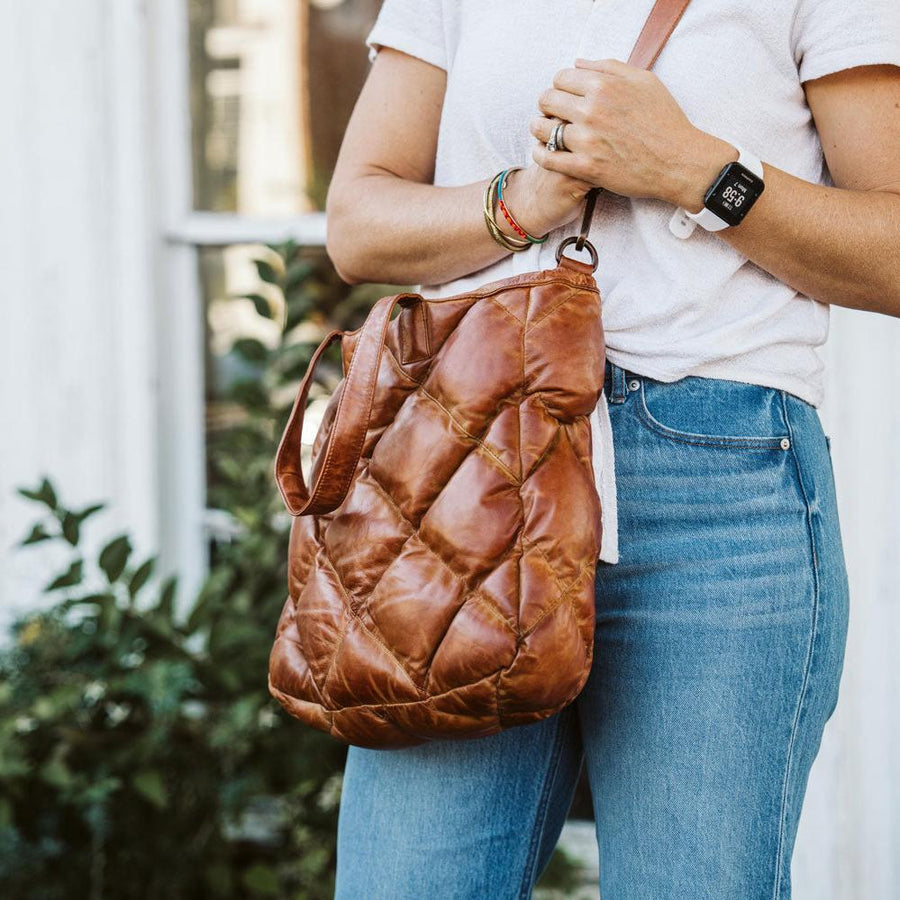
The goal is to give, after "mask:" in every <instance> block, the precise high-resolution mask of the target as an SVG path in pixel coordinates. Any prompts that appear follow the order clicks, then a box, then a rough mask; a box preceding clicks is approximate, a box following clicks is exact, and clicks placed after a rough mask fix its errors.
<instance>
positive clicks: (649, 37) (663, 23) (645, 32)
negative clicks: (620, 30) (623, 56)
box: [628, 0, 690, 69]
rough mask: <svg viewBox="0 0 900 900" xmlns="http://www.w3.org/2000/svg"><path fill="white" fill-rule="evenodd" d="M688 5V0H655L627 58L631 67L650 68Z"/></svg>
mask: <svg viewBox="0 0 900 900" xmlns="http://www.w3.org/2000/svg"><path fill="white" fill-rule="evenodd" d="M689 3H690V0H656V3H655V4H654V5H653V9H651V10H650V15H649V16H647V21H646V22H645V23H644V27H643V28H642V29H641V33H640V34H639V35H638V39H637V41H636V42H635V45H634V49H633V50H632V51H631V56H629V57H628V62H629V63H630V64H631V65H632V66H639V67H640V68H642V69H649V68H651V66H652V65H653V63H655V62H656V57H657V56H659V54H660V51H661V50H662V48H663V47H665V45H666V41H667V40H668V39H669V35H671V34H672V32H673V31H674V30H675V26H676V25H677V24H678V22H679V20H680V19H681V16H682V15H683V13H684V11H685V10H686V9H687V8H688V4H689Z"/></svg>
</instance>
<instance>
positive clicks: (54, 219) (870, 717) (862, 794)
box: [0, 0, 900, 900]
mask: <svg viewBox="0 0 900 900" xmlns="http://www.w3.org/2000/svg"><path fill="white" fill-rule="evenodd" d="M284 2H294V0H284ZM178 5H179V0H154V2H153V3H149V4H148V3H145V2H142V0H79V2H78V3H72V2H70V0H32V2H30V3H23V2H14V0H4V2H2V10H3V13H4V28H3V29H2V30H0V97H2V110H3V116H2V118H0V128H2V129H3V133H2V135H0V138H2V139H0V173H2V176H3V184H4V190H3V202H2V204H0V272H2V282H0V284H2V293H0V298H2V299H0V312H2V320H0V626H2V624H4V623H5V622H6V621H8V619H9V616H10V615H11V614H12V612H13V611H14V610H16V609H23V608H27V607H29V606H31V605H33V604H35V603H36V602H38V600H39V591H40V587H41V586H42V585H43V584H44V583H45V581H46V578H47V575H48V573H49V571H50V565H49V561H48V560H47V558H46V557H45V555H44V554H43V553H42V552H41V551H38V550H33V551H31V552H28V553H10V552H9V551H8V548H9V547H10V546H11V544H12V543H13V542H14V541H15V540H16V539H18V538H19V537H20V536H21V534H22V533H23V532H24V530H25V528H26V525H27V524H28V523H29V522H30V520H31V515H32V511H31V509H30V507H29V506H28V505H27V504H25V503H24V502H22V501H20V500H18V499H17V498H16V497H15V496H14V493H13V491H14V488H15V487H16V486H18V485H24V484H33V483H34V482H35V481H36V480H37V479H38V477H39V475H41V474H42V473H44V472H46V473H48V474H50V475H52V476H53V477H54V478H55V479H56V480H57V481H58V484H59V487H60V489H61V492H62V494H63V496H64V498H65V499H66V500H67V501H69V502H71V503H87V502H91V501H94V500H95V499H97V498H107V499H109V500H110V502H111V503H112V506H113V509H112V512H111V513H110V514H108V515H105V516H104V517H103V518H102V519H98V520H97V522H96V524H95V526H94V528H93V529H91V531H90V532H89V536H91V537H93V539H94V540H99V538H100V537H101V536H104V535H105V534H106V533H107V532H108V531H112V530H113V529H114V528H115V527H117V526H118V527H121V528H126V529H128V530H129V531H131V532H132V533H133V534H135V535H136V537H137V539H138V541H139V542H140V544H141V546H142V547H143V548H144V549H146V550H151V549H153V548H162V550H163V554H164V560H165V564H166V566H167V567H170V568H175V569H178V570H179V571H181V572H184V573H187V580H188V582H194V583H196V580H197V578H199V577H200V575H201V574H202V558H203V546H202V529H201V522H200V517H201V513H202V506H203V495H202V444H201V441H202V421H203V420H202V396H201V390H200V388H201V377H200V371H201V370H200V366H201V357H200V322H199V310H198V308H197V296H198V295H197V290H196V285H195V283H194V280H193V279H194V277H195V275H196V272H195V268H194V265H193V257H192V251H191V249H190V248H189V247H187V246H184V245H183V244H180V243H178V242H173V241H172V240H168V239H167V237H166V236H167V235H168V236H171V235H172V234H173V233H176V232H178V230H179V228H180V229H181V231H182V232H185V231H187V232H190V229H191V228H192V227H194V226H193V225H192V224H191V222H187V224H185V221H184V220H183V217H185V216H186V215H187V213H188V209H187V206H188V203H189V190H188V187H187V178H186V172H187V170H188V160H187V157H186V155H185V151H186V131H185V124H186V123H185V120H184V116H183V113H184V110H185V108H186V104H187V97H186V94H185V93H184V88H185V81H184V74H185V73H184V66H183V62H184V60H183V54H181V53H180V52H179V50H178V48H179V46H180V44H179V42H180V41H181V40H183V38H184V34H183V31H182V30H181V29H183V19H182V17H181V16H180V15H179V9H178ZM192 221H193V222H195V223H196V222H197V221H202V219H200V220H198V219H196V218H195V219H194V220H192ZM226 230H227V229H226ZM236 233H237V232H236ZM826 358H827V360H828V365H829V373H830V374H829V384H828V392H827V399H826V401H825V404H824V405H823V407H822V410H821V413H822V418H823V421H824V423H825V426H826V431H828V432H829V433H830V434H831V435H832V437H833V452H834V458H835V467H836V477H837V482H838V493H839V500H840V506H841V515H842V528H843V535H844V544H845V549H846V552H847V559H848V565H849V568H850V578H851V589H852V593H853V597H852V610H851V626H850V636H849V646H848V650H847V657H846V667H845V674H844V679H843V683H842V689H841V697H840V701H839V703H838V709H837V711H836V713H835V715H834V717H833V718H832V720H831V722H830V723H829V725H828V728H827V730H826V735H825V739H824V742H823V747H822V751H821V753H820V756H819V758H818V760H817V762H816V765H815V767H814V769H813V773H812V778H811V782H810V788H809V794H808V797H807V802H806V806H805V809H804V814H803V819H802V822H801V829H800V837H799V840H798V846H797V850H796V853H795V858H794V873H795V897H796V898H797V900H862V898H865V900H898V898H900V772H898V770H897V765H896V761H897V760H900V596H898V594H900V588H898V585H900V452H898V449H897V448H898V445H900V398H898V387H900V322H898V321H896V320H890V319H887V318H885V317H883V316H874V315H866V314H862V313H857V312H853V311H850V310H844V309H835V310H834V311H833V319H832V334H831V338H830V341H829V344H828V346H827V351H826Z"/></svg>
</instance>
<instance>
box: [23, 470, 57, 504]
mask: <svg viewBox="0 0 900 900" xmlns="http://www.w3.org/2000/svg"><path fill="white" fill-rule="evenodd" d="M19 494H21V495H22V496H23V497H25V498H26V499H28V500H34V501H36V502H37V503H43V504H44V505H45V506H46V507H48V508H49V509H51V510H56V508H57V506H58V501H57V499H56V491H54V490H53V485H51V484H50V482H49V481H48V480H47V479H46V478H45V479H44V480H43V481H42V482H41V485H40V487H39V488H37V490H34V491H30V490H27V489H26V488H19Z"/></svg>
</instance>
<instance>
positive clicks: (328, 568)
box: [269, 0, 687, 748]
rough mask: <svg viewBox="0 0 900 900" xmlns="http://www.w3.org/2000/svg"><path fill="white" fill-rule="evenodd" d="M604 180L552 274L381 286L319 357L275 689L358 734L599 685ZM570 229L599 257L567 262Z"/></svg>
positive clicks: (435, 732)
mask: <svg viewBox="0 0 900 900" xmlns="http://www.w3.org/2000/svg"><path fill="white" fill-rule="evenodd" d="M686 6H687V2H686V0H658V2H657V3H656V5H655V7H654V9H653V11H652V12H651V15H650V18H649V19H648V20H647V24H646V25H645V27H644V29H643V31H642V32H641V35H640V37H639V39H638V42H637V44H636V45H635V49H634V52H633V53H632V55H631V57H630V59H629V61H630V62H631V63H632V64H634V65H643V66H649V65H651V64H652V62H653V60H655V58H656V55H657V54H658V53H659V50H660V49H661V48H662V45H663V44H664V42H665V40H666V38H667V37H668V35H669V34H670V33H671V31H672V29H673V28H674V26H675V23H676V22H677V20H678V17H679V16H680V14H681V12H682V11H683V9H684V8H685V7H686ZM596 195H597V189H593V190H591V191H590V192H588V196H587V204H586V207H585V214H584V220H583V223H582V228H581V233H580V234H579V235H578V236H577V237H569V238H566V239H565V240H564V241H562V242H561V243H560V245H559V247H558V248H557V252H556V260H557V266H556V267H555V268H552V269H545V270H542V271H539V272H528V273H525V274H522V275H516V276H512V277H509V278H505V279H502V280H498V281H493V282H490V283H488V284H485V285H483V286H481V287H480V288H478V289H477V290H473V291H468V292H466V293H462V294H456V295H453V296H449V297H443V298H440V299H436V300H431V299H426V298H423V297H422V296H421V295H420V294H417V293H409V292H407V293H399V294H393V295H391V296H387V297H382V298H381V299H380V300H378V302H377V303H375V305H374V307H373V308H372V310H371V312H370V313H369V315H368V317H367V318H366V321H365V323H364V324H363V325H362V326H361V327H360V328H358V329H356V330H355V331H349V332H341V331H333V332H331V333H330V334H329V335H328V336H327V337H326V338H325V339H324V340H323V341H322V343H321V344H320V346H319V347H318V349H317V350H316V352H315V354H314V355H313V357H312V360H311V361H310V364H309V367H308V369H307V371H306V374H305V376H304V378H303V381H302V383H301V385H300V389H299V392H298V394H297V398H296V401H295V403H294V408H293V411H292V413H291V417H290V420H289V422H288V425H287V427H286V429H285V432H284V434H283V436H282V438H281V442H280V445H279V448H278V453H277V457H276V466H275V469H276V479H277V482H278V485H279V488H280V490H281V493H282V496H283V498H284V501H285V504H286V506H287V508H288V510H289V511H290V513H291V514H292V515H293V516H294V517H295V518H294V520H293V524H292V529H291V538H290V550H289V554H290V559H289V584H288V597H287V600H286V601H285V604H284V608H283V611H282V614H281V617H280V620H279V622H278V626H277V631H276V637H275V642H274V646H273V648H272V652H271V656H270V660H269V690H270V691H271V693H272V695H273V696H274V697H276V698H277V699H278V700H279V702H280V703H281V704H282V706H283V707H284V708H285V709H286V710H287V711H288V712H289V713H290V714H291V715H293V716H296V717H297V718H298V719H301V720H302V721H304V722H306V723H307V724H309V725H312V726H313V727H315V728H318V729H321V730H322V731H325V732H328V733H330V734H331V735H333V736H334V737H335V738H337V739H338V740H340V741H343V742H345V743H350V744H356V745H359V746H363V747H381V748H386V747H403V746H411V745H415V744H421V743H424V742H425V741H429V740H435V739H440V738H475V737H479V736H485V735H490V734H494V733H496V732H498V731H500V730H501V729H503V728H508V727H512V726H516V725H524V724H527V723H530V722H535V721H538V720H540V719H544V718H546V717H548V716H550V715H552V714H553V713H555V712H558V711H559V710H560V709H562V708H563V707H564V706H566V705H567V704H569V703H571V702H572V701H573V700H574V699H575V697H576V696H577V695H578V694H579V692H580V691H581V689H582V687H583V686H584V683H585V681H586V680H587V677H588V674H589V672H590V669H591V662H592V655H593V636H594V603H595V599H594V577H595V571H596V565H597V556H598V554H599V552H600V546H601V539H602V529H601V509H600V501H599V498H598V496H597V492H596V488H595V482H594V473H593V470H592V465H591V431H590V422H589V416H590V414H591V412H592V411H593V409H594V407H595V406H596V404H597V402H598V400H599V399H600V394H601V391H602V389H603V380H604V363H605V343H604V335H603V326H602V322H601V299H600V293H599V291H598V289H597V284H596V282H595V280H594V277H593V272H594V271H595V269H596V266H597V253H596V250H595V249H594V247H593V246H592V245H591V243H590V242H589V241H588V240H587V234H588V228H589V225H590V219H591V216H592V213H593V207H594V202H595V199H596ZM572 242H574V243H575V246H576V249H577V250H581V249H582V247H587V248H588V250H589V252H590V255H591V258H592V264H591V265H589V264H587V263H584V262H580V261H577V260H574V259H571V258H569V257H566V256H564V255H563V253H562V251H563V250H564V248H565V247H566V246H568V244H569V243H572ZM397 306H399V307H400V313H399V315H397V316H396V317H395V318H393V319H392V318H391V313H392V312H393V310H394V308H395V307H397ZM338 338H340V340H341V354H342V362H343V371H344V372H345V376H344V377H343V378H342V380H341V382H340V383H339V385H338V388H337V390H336V391H335V393H334V395H333V396H332V398H331V400H330V402H329V403H328V405H327V407H326V410H325V414H324V417H323V420H322V422H321V424H320V426H319V430H318V432H317V434H316V438H315V441H314V443H313V448H312V460H313V461H312V467H311V472H310V478H309V480H310V484H311V485H312V489H311V490H309V489H308V488H307V484H306V481H305V480H304V476H303V472H302V469H301V464H300V436H301V431H302V425H303V416H304V411H305V409H306V402H307V395H308V391H309V386H310V383H311V380H312V375H313V372H314V370H315V367H316V364H317V362H318V360H319V358H320V357H321V355H322V353H323V352H324V350H325V349H326V347H328V346H329V345H330V344H331V343H332V342H333V341H335V340H337V339H338Z"/></svg>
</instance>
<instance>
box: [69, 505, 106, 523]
mask: <svg viewBox="0 0 900 900" xmlns="http://www.w3.org/2000/svg"><path fill="white" fill-rule="evenodd" d="M101 509H106V504H105V503H94V504H92V505H91V506H86V507H85V508H84V509H83V510H81V512H79V513H76V517H77V519H78V522H79V524H81V523H82V522H84V520H85V519H87V518H90V516H92V515H94V513H98V512H100V510H101Z"/></svg>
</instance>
